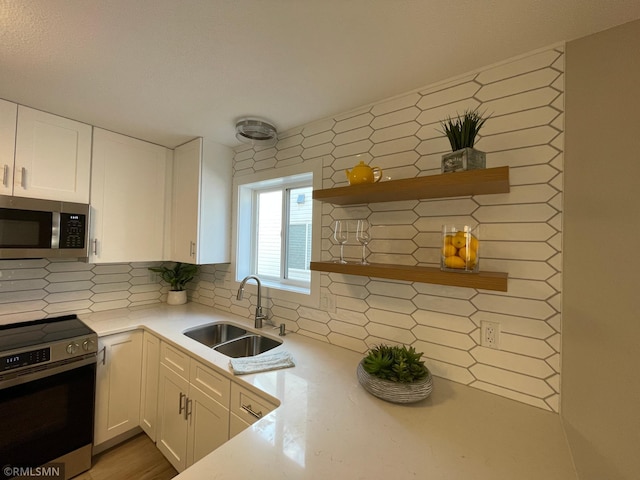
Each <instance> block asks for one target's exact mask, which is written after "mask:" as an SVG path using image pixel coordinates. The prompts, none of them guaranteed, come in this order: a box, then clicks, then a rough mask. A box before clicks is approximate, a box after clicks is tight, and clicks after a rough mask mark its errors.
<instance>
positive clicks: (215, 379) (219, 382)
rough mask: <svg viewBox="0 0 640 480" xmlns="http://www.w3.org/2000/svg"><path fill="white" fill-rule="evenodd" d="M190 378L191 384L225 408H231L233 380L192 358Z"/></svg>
mask: <svg viewBox="0 0 640 480" xmlns="http://www.w3.org/2000/svg"><path fill="white" fill-rule="evenodd" d="M189 380H190V382H191V385H193V386H194V387H196V388H197V389H199V390H200V391H201V392H202V393H204V394H205V395H207V396H208V397H210V398H212V399H213V400H215V401H216V402H218V403H219V404H220V405H222V406H224V407H225V408H227V409H228V408H229V397H230V396H231V380H229V379H228V378H226V377H224V376H223V375H220V374H219V373H217V372H215V371H214V370H212V369H211V368H209V367H206V366H204V365H203V364H202V363H200V362H196V361H195V360H191V371H190V374H189Z"/></svg>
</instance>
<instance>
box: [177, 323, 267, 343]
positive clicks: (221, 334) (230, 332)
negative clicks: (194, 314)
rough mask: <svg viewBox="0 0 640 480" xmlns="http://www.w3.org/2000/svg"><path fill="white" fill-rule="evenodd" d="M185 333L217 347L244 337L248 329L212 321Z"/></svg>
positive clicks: (198, 340)
mask: <svg viewBox="0 0 640 480" xmlns="http://www.w3.org/2000/svg"><path fill="white" fill-rule="evenodd" d="M183 334H184V335H186V336H187V337H189V338H192V339H194V340H196V341H197V342H200V343H202V344H203V345H206V346H207V347H215V346H216V345H220V344H221V343H224V342H228V341H229V340H233V339H234V338H239V337H242V336H243V335H246V334H247V331H246V330H245V329H244V328H241V327H237V326H235V325H231V324H230V323H211V324H209V325H202V326H200V327H195V328H191V329H189V330H187V331H185V332H183ZM272 348H273V347H272Z"/></svg>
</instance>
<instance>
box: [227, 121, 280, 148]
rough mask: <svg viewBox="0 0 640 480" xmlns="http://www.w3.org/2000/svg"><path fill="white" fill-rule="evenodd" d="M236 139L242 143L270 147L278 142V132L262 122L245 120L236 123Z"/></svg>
mask: <svg viewBox="0 0 640 480" xmlns="http://www.w3.org/2000/svg"><path fill="white" fill-rule="evenodd" d="M236 138H237V139H238V140H240V141H241V142H242V143H249V144H251V145H260V146H269V147H270V146H273V145H275V144H276V142H277V141H278V132H277V130H276V127H274V126H273V125H271V124H270V123H267V122H265V121H263V120H256V119H253V118H245V119H242V120H240V121H239V122H238V123H236Z"/></svg>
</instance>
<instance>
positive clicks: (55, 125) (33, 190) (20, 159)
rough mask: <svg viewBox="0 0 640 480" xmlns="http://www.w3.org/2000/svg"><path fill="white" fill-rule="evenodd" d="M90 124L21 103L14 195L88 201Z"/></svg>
mask: <svg viewBox="0 0 640 480" xmlns="http://www.w3.org/2000/svg"><path fill="white" fill-rule="evenodd" d="M90 172H91V126H90V125H86V124H84V123H80V122H76V121H74V120H69V119H67V118H62V117H58V116H56V115H52V114H50V113H45V112H41V111H39V110H33V109H31V108H27V107H23V106H22V105H20V106H18V127H17V136H16V150H15V164H14V178H13V195H16V196H19V197H30V198H42V199H47V200H61V201H65V202H76V203H89V183H90V179H89V176H90Z"/></svg>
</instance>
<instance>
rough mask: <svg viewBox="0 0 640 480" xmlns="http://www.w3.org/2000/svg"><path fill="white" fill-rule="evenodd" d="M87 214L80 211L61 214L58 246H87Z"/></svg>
mask: <svg viewBox="0 0 640 480" xmlns="http://www.w3.org/2000/svg"><path fill="white" fill-rule="evenodd" d="M86 227H87V216H86V215H82V214H79V213H61V214H60V243H59V245H58V248H85V238H86Z"/></svg>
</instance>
